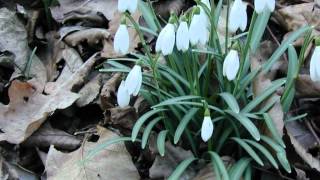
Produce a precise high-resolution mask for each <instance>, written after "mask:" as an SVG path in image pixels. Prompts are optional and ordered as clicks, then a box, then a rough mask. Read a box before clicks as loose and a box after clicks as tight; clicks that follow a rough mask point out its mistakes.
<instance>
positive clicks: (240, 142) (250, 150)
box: [232, 138, 264, 166]
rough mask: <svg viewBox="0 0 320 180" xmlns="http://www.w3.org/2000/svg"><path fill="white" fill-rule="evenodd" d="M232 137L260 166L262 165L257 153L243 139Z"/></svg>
mask: <svg viewBox="0 0 320 180" xmlns="http://www.w3.org/2000/svg"><path fill="white" fill-rule="evenodd" d="M232 139H233V140H234V141H236V142H237V143H238V144H239V145H240V146H241V147H242V148H243V149H244V150H245V151H246V152H247V153H248V154H249V155H250V156H251V157H252V159H254V160H255V161H256V162H257V163H258V164H259V165H260V166H264V164H263V162H262V160H261V158H260V157H259V156H258V154H257V153H256V152H255V151H254V150H253V149H252V148H251V147H250V146H249V145H248V144H247V143H246V142H245V141H243V140H242V139H239V138H232Z"/></svg>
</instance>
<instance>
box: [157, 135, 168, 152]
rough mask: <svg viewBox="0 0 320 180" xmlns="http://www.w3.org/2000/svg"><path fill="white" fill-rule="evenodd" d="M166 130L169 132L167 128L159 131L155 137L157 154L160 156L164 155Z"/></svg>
mask: <svg viewBox="0 0 320 180" xmlns="http://www.w3.org/2000/svg"><path fill="white" fill-rule="evenodd" d="M168 132H169V131H168V130H163V131H161V132H160V133H159V135H158V138H157V147H158V151H159V154H160V155H161V156H164V153H165V149H166V148H165V145H166V137H167V134H168Z"/></svg>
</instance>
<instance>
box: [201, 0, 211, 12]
mask: <svg viewBox="0 0 320 180" xmlns="http://www.w3.org/2000/svg"><path fill="white" fill-rule="evenodd" d="M201 2H202V3H203V4H205V5H206V6H207V7H208V8H209V9H210V10H211V3H210V1H209V0H201Z"/></svg>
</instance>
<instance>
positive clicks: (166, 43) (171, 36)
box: [156, 23, 176, 56]
mask: <svg viewBox="0 0 320 180" xmlns="http://www.w3.org/2000/svg"><path fill="white" fill-rule="evenodd" d="M175 41H176V33H175V27H174V25H173V24H171V23H168V24H167V25H166V26H165V27H164V28H163V29H162V30H161V32H160V34H159V36H158V39H157V42H156V51H157V52H162V54H163V55H165V56H166V55H169V54H171V53H172V51H173V48H174V45H175Z"/></svg>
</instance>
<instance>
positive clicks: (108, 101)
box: [100, 73, 121, 110]
mask: <svg viewBox="0 0 320 180" xmlns="http://www.w3.org/2000/svg"><path fill="white" fill-rule="evenodd" d="M120 81H121V73H115V74H114V75H113V76H112V77H111V78H110V79H109V80H108V81H107V82H106V83H105V84H104V85H103V87H102V90H101V93H100V106H101V109H103V110H107V109H109V108H113V107H114V104H115V102H116V91H117V87H118V85H119V83H120Z"/></svg>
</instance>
